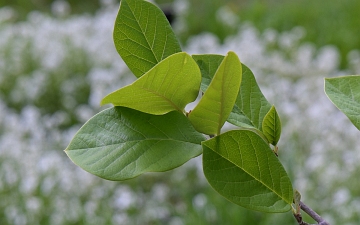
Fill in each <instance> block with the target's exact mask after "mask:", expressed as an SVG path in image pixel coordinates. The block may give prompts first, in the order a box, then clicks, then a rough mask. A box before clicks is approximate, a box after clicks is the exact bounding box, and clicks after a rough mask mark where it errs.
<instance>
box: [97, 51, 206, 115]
mask: <svg viewBox="0 0 360 225" xmlns="http://www.w3.org/2000/svg"><path fill="white" fill-rule="evenodd" d="M200 82H201V74H200V70H199V67H198V66H197V64H196V63H195V61H194V60H193V59H192V58H191V56H189V55H188V54H187V53H185V52H180V53H176V54H174V55H171V56H169V57H168V58H166V59H164V60H163V61H161V62H160V63H159V64H157V65H156V66H155V67H153V68H152V69H151V70H149V71H148V72H147V73H146V74H144V75H143V76H142V77H140V78H139V79H138V80H136V81H135V82H134V83H132V84H130V85H128V86H126V87H123V88H120V89H119V90H117V91H114V92H113V93H110V94H109V95H107V96H106V97H105V98H104V99H103V100H102V102H101V104H107V103H112V104H114V105H115V106H125V107H128V108H132V109H136V110H139V111H141V112H145V113H150V114H154V115H161V114H165V113H168V112H170V111H174V110H177V111H180V112H182V111H183V110H184V108H185V106H186V105H187V104H188V103H190V102H192V101H194V100H195V99H196V97H197V96H198V94H199V88H200Z"/></svg>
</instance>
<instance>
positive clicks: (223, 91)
mask: <svg viewBox="0 0 360 225" xmlns="http://www.w3.org/2000/svg"><path fill="white" fill-rule="evenodd" d="M241 77H242V72H241V63H240V60H239V58H238V56H237V55H236V54H235V53H234V52H229V53H228V54H227V56H226V57H225V58H224V59H223V61H222V62H221V64H220V66H219V68H218V69H217V71H216V73H215V75H214V77H213V79H212V81H211V83H210V85H209V87H208V88H207V90H206V91H205V93H204V95H203V96H202V98H201V99H200V101H199V103H198V105H197V106H196V107H195V108H194V109H193V111H191V113H189V116H188V117H189V120H190V121H191V123H192V124H193V125H194V127H195V129H196V130H197V131H199V132H201V133H204V134H219V133H220V129H221V127H222V126H223V125H224V123H225V121H226V119H227V118H228V116H229V114H230V112H231V110H232V108H233V107H234V103H235V100H236V97H237V95H238V93H239V88H240V83H241Z"/></svg>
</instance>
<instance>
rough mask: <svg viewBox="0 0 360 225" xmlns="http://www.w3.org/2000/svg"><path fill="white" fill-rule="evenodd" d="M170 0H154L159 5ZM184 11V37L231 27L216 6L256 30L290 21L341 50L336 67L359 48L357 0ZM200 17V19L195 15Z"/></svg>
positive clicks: (25, 1) (35, 6)
mask: <svg viewBox="0 0 360 225" xmlns="http://www.w3.org/2000/svg"><path fill="white" fill-rule="evenodd" d="M53 2H55V1H54V0H0V7H1V6H12V7H13V8H14V9H15V10H16V12H17V20H23V19H26V15H27V13H29V12H31V11H33V10H38V11H42V12H50V11H51V4H52V3H53ZM67 2H68V3H69V4H70V6H71V13H72V14H78V13H94V12H95V11H96V10H97V9H98V8H99V7H100V5H101V3H100V2H101V1H100V0H68V1H67ZM172 2H174V0H157V1H156V3H158V4H159V5H164V4H168V3H172ZM189 6H190V7H189V8H188V12H187V13H186V16H185V20H186V26H187V28H186V30H185V31H184V32H182V33H181V34H180V35H179V36H180V39H181V41H182V42H186V41H187V40H188V38H189V37H190V36H192V35H196V34H199V33H202V32H211V33H214V34H216V35H217V36H218V37H219V38H220V40H222V41H223V40H224V39H225V38H226V37H227V36H229V35H231V34H234V33H235V32H236V31H237V27H229V26H226V25H224V24H223V22H221V21H219V19H218V17H217V16H216V14H217V11H218V10H219V9H220V8H221V7H224V6H225V7H227V8H228V9H230V10H231V11H232V12H233V13H234V14H236V15H237V16H238V17H239V19H240V22H244V21H250V22H252V23H253V25H254V26H255V27H257V28H258V29H259V30H260V31H264V30H265V29H268V28H273V29H276V30H277V31H279V32H281V31H287V30H290V29H292V28H293V27H295V26H301V27H303V28H305V30H306V36H305V38H303V39H302V41H303V42H311V43H314V44H315V45H316V46H317V47H321V46H324V45H335V46H337V48H338V49H339V51H340V54H341V65H340V66H341V68H342V69H343V68H346V66H347V64H346V61H347V58H346V57H347V54H348V53H349V52H350V51H351V50H353V49H360V38H359V34H360V16H358V13H359V9H360V1H358V0H344V1H338V0H327V1H326V2H325V1H322V0H294V1H286V0H212V1H208V0H189ZM199 18H200V19H199Z"/></svg>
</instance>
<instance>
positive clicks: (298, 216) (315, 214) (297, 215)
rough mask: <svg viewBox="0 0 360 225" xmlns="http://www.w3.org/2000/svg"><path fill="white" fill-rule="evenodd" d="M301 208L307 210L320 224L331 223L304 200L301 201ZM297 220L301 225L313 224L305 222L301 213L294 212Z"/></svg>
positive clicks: (328, 224)
mask: <svg viewBox="0 0 360 225" xmlns="http://www.w3.org/2000/svg"><path fill="white" fill-rule="evenodd" d="M300 208H301V209H302V210H303V211H304V212H306V214H308V215H309V216H311V218H313V219H314V220H315V221H316V222H317V224H318V225H330V223H328V222H326V221H325V220H324V219H323V218H322V217H321V216H319V214H317V213H316V212H315V211H314V210H312V209H311V208H310V207H309V206H307V205H305V204H304V203H303V202H302V201H300ZM294 217H295V219H296V221H297V222H298V223H299V225H312V224H309V223H307V222H304V221H303V219H302V216H301V214H300V213H296V214H294Z"/></svg>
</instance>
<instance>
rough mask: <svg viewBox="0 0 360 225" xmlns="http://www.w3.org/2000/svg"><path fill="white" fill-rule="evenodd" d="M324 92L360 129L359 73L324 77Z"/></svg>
mask: <svg viewBox="0 0 360 225" xmlns="http://www.w3.org/2000/svg"><path fill="white" fill-rule="evenodd" d="M325 93H326V94H327V96H328V97H329V99H330V100H331V101H332V102H333V103H334V105H335V106H336V107H337V108H338V109H340V110H341V111H342V112H343V113H344V114H345V115H346V116H347V117H348V118H349V119H350V121H351V122H352V123H353V124H354V125H355V127H356V128H357V129H358V130H360V75H353V76H343V77H337V78H326V79H325Z"/></svg>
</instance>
